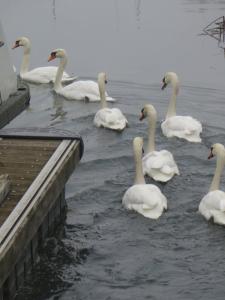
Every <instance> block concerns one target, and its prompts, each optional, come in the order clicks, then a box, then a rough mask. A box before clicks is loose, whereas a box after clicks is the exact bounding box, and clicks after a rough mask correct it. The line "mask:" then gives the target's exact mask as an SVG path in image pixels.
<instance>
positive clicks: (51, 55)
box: [48, 53, 56, 61]
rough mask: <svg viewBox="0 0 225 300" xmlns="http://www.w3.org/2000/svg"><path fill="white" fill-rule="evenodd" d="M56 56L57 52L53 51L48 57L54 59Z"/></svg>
mask: <svg viewBox="0 0 225 300" xmlns="http://www.w3.org/2000/svg"><path fill="white" fill-rule="evenodd" d="M55 58H56V56H55V53H51V54H50V55H49V57H48V61H51V60H53V59H55Z"/></svg>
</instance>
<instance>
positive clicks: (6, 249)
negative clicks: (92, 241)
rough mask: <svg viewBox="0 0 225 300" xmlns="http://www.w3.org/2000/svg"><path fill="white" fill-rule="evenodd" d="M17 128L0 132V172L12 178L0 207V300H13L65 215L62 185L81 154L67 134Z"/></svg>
mask: <svg viewBox="0 0 225 300" xmlns="http://www.w3.org/2000/svg"><path fill="white" fill-rule="evenodd" d="M15 131H16V130H12V129H10V130H0V138H2V139H1V140H0V170H1V173H0V174H5V173H7V174H8V175H9V178H10V181H11V188H10V192H9V194H8V196H7V197H6V199H5V200H4V201H3V203H2V204H1V205H0V300H7V299H12V298H13V296H14V294H15V292H16V290H17V289H18V288H19V287H20V286H21V285H22V284H23V281H24V279H25V278H26V274H27V273H28V272H29V270H30V269H31V267H32V265H33V264H34V263H35V261H36V260H37V258H38V248H39V247H40V245H41V244H42V242H43V240H44V238H45V237H46V236H48V235H49V234H50V233H51V232H52V231H53V230H54V227H55V226H56V224H57V223H59V222H60V219H61V218H62V216H63V215H65V206H66V203H65V184H66V182H67V180H68V178H69V176H70V175H71V173H72V172H73V170H74V168H75V166H76V164H77V163H78V162H79V161H80V159H81V157H82V154H83V142H82V139H81V138H80V137H79V136H73V135H71V133H68V132H65V131H63V132H62V131H60V132H59V131H54V133H52V132H51V133H49V132H46V131H44V130H41V129H38V130H36V129H35V130H34V129H30V130H27V129H26V130H21V131H19V132H18V131H17V132H16V133H15Z"/></svg>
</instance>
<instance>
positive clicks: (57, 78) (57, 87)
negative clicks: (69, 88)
mask: <svg viewBox="0 0 225 300" xmlns="http://www.w3.org/2000/svg"><path fill="white" fill-rule="evenodd" d="M66 64H67V56H66V55H64V56H62V57H60V63H59V66H58V70H57V73H56V76H55V82H54V90H55V91H58V90H61V89H62V84H61V80H62V77H63V72H64V69H65V67H66Z"/></svg>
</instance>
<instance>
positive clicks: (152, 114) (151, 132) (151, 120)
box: [146, 107, 157, 153]
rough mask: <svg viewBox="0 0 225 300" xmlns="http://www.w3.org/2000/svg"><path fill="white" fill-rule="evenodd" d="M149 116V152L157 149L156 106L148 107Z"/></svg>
mask: <svg viewBox="0 0 225 300" xmlns="http://www.w3.org/2000/svg"><path fill="white" fill-rule="evenodd" d="M146 110H147V116H148V118H147V119H148V146H147V153H149V152H152V151H155V129H156V119H157V113H156V110H155V109H154V107H151V108H149V107H147V109H146Z"/></svg>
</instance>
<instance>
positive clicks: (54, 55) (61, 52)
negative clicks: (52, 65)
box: [48, 49, 66, 61]
mask: <svg viewBox="0 0 225 300" xmlns="http://www.w3.org/2000/svg"><path fill="white" fill-rule="evenodd" d="M65 56H66V51H65V50H64V49H55V50H53V51H52V52H51V53H50V55H49V57H48V61H51V60H53V59H55V58H63V57H65Z"/></svg>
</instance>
